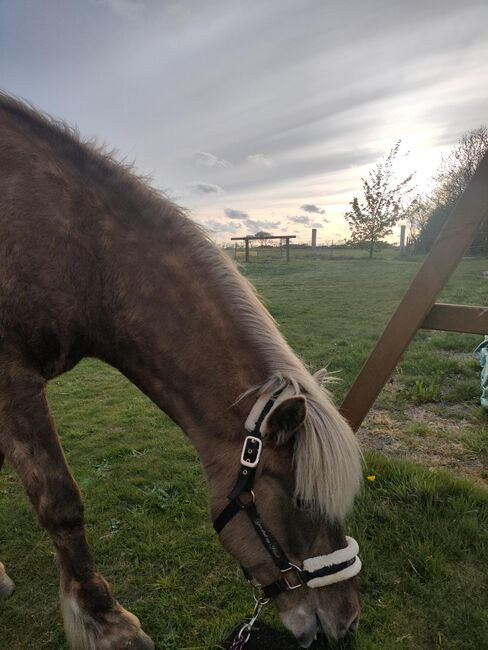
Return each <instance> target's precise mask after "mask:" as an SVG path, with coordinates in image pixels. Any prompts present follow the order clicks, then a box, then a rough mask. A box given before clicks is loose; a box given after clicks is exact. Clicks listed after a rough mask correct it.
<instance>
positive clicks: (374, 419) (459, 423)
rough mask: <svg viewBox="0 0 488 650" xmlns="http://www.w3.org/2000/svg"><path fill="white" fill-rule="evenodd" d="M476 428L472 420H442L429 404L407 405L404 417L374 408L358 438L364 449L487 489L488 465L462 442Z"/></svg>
mask: <svg viewBox="0 0 488 650" xmlns="http://www.w3.org/2000/svg"><path fill="white" fill-rule="evenodd" d="M447 413H448V411H446V415H447ZM474 428H475V425H473V423H472V422H471V421H469V420H467V419H452V418H449V417H442V416H440V415H438V414H437V413H435V412H434V411H433V410H432V407H429V405H425V406H408V407H407V408H405V409H404V410H403V412H402V413H401V414H400V413H399V414H396V413H395V412H392V411H387V410H385V409H372V410H371V411H370V413H369V415H368V417H367V418H366V420H365V421H364V423H363V425H362V426H361V428H360V429H359V431H358V438H359V441H360V443H361V446H362V447H363V449H374V450H377V451H380V452H382V453H383V454H385V456H389V457H391V458H399V459H402V460H409V461H412V462H414V463H419V464H421V465H425V466H426V467H428V468H429V469H432V470H434V469H444V470H448V471H450V472H452V473H453V474H455V475H457V476H459V477H461V478H469V479H471V480H472V481H474V482H475V483H477V484H479V485H484V486H485V487H488V465H487V464H486V462H484V461H483V459H482V458H479V457H478V456H477V455H476V454H475V453H474V452H473V451H472V450H470V449H468V448H466V447H465V446H464V445H463V444H462V442H461V440H462V437H463V434H465V433H466V432H469V431H470V430H473V429H474Z"/></svg>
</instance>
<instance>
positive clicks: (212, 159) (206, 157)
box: [193, 151, 230, 167]
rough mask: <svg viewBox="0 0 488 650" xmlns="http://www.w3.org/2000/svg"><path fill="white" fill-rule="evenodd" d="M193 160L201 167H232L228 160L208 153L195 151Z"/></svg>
mask: <svg viewBox="0 0 488 650" xmlns="http://www.w3.org/2000/svg"><path fill="white" fill-rule="evenodd" d="M193 160H194V161H195V163H196V164H197V165H198V166H199V167H229V165H230V163H229V161H228V160H224V159H223V158H217V156H214V154H213V153H209V152H208V151H195V153H194V154H193Z"/></svg>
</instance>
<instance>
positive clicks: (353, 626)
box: [346, 614, 359, 634]
mask: <svg viewBox="0 0 488 650" xmlns="http://www.w3.org/2000/svg"><path fill="white" fill-rule="evenodd" d="M358 625H359V614H354V616H353V618H352V620H351V622H350V623H349V625H348V627H347V629H346V632H349V634H354V633H355V632H356V630H357V629H358Z"/></svg>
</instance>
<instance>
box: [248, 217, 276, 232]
mask: <svg viewBox="0 0 488 650" xmlns="http://www.w3.org/2000/svg"><path fill="white" fill-rule="evenodd" d="M244 225H245V226H246V228H247V229H248V232H253V233H255V232H258V231H259V230H274V229H275V228H279V227H280V226H281V225H282V224H281V223H280V222H279V221H254V219H248V220H247V221H246V223H245V224H244Z"/></svg>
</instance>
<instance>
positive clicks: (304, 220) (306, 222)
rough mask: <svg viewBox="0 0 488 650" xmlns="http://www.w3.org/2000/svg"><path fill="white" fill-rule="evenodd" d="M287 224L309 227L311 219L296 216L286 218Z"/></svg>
mask: <svg viewBox="0 0 488 650" xmlns="http://www.w3.org/2000/svg"><path fill="white" fill-rule="evenodd" d="M288 221H289V222H293V223H300V224H302V225H304V226H310V225H311V223H312V217H307V216H306V215H304V214H303V215H302V214H301V215H298V216H296V217H288Z"/></svg>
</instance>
